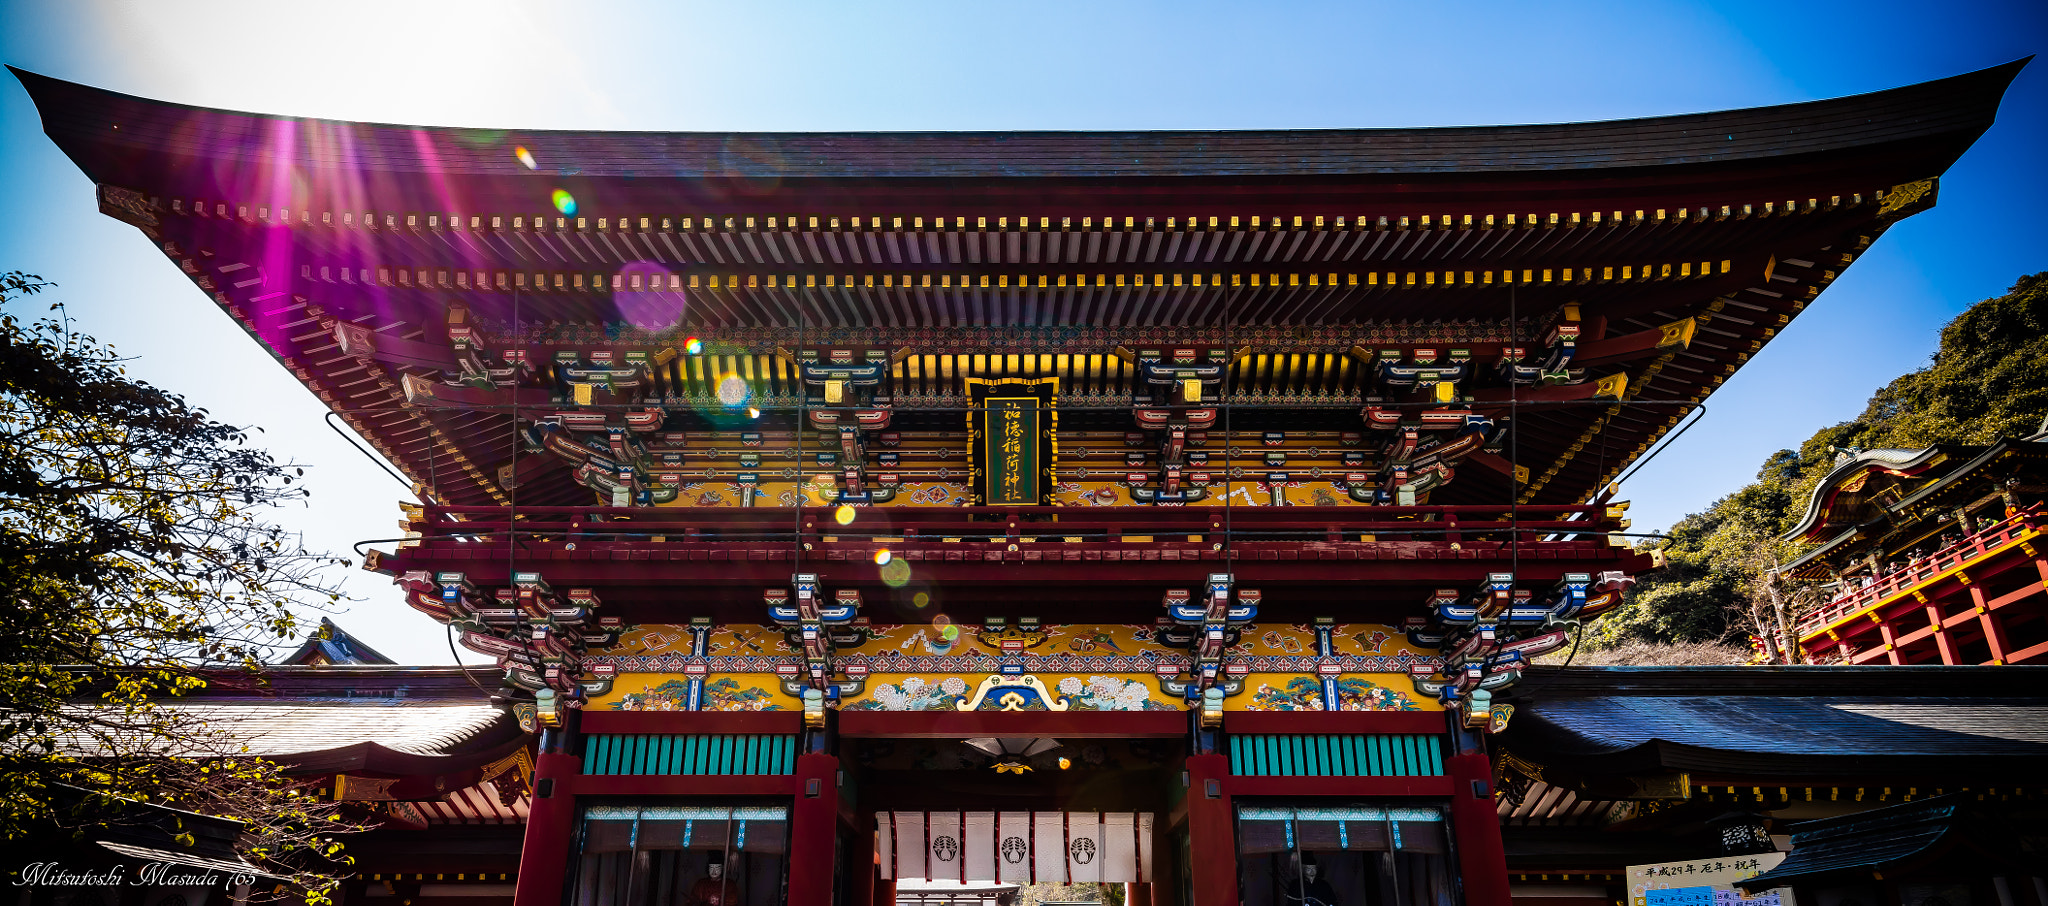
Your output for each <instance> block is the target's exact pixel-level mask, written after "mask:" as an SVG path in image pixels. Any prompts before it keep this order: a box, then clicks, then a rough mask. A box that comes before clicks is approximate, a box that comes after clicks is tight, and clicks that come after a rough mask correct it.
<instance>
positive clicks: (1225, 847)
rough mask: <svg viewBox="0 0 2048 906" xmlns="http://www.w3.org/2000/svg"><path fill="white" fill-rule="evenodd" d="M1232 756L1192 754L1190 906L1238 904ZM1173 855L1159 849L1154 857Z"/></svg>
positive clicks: (1189, 820) (1189, 779)
mask: <svg viewBox="0 0 2048 906" xmlns="http://www.w3.org/2000/svg"><path fill="white" fill-rule="evenodd" d="M1229 776H1230V759H1229V758H1227V757H1225V756H1222V755H1189V756H1188V855H1189V857H1188V862H1189V863H1190V864H1189V865H1188V882H1189V883H1188V887H1189V888H1190V889H1191V890H1192V891H1193V893H1194V902H1192V903H1189V904H1187V906H1237V834H1236V833H1235V831H1234V830H1233V827H1232V824H1233V822H1232V821H1231V814H1230V793H1229V791H1228V787H1227V786H1226V784H1225V778H1227V777H1229ZM1166 858H1172V854H1171V853H1164V852H1159V851H1157V849H1156V848H1155V850H1154V851H1153V853H1152V859H1153V861H1154V862H1157V861H1158V860H1160V859H1166Z"/></svg>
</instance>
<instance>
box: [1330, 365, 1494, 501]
mask: <svg viewBox="0 0 2048 906" xmlns="http://www.w3.org/2000/svg"><path fill="white" fill-rule="evenodd" d="M1438 386H1446V385H1441V384H1440V385H1438ZM1362 414H1363V416H1364V417H1365V423H1366V426H1367V427H1368V428H1370V429H1371V431H1372V434H1373V436H1374V438H1375V439H1376V440H1377V441H1378V442H1379V447H1380V454H1381V456H1380V467H1379V471H1378V472H1376V473H1373V474H1372V475H1371V476H1370V478H1368V479H1366V480H1363V481H1350V482H1349V485H1350V494H1351V499H1353V500H1356V501H1359V502H1361V503H1377V504H1393V505H1398V506H1414V505H1415V504H1416V502H1417V500H1418V498H1419V496H1420V495H1421V494H1423V493H1424V492H1426V491H1428V490H1430V489H1431V488H1435V487H1438V486H1441V485H1444V484H1448V483H1449V482H1450V480H1451V479H1452V478H1453V477H1455V476H1456V474H1457V470H1456V468H1455V466H1456V465H1457V463H1458V461H1459V460H1461V459H1464V458H1465V457H1467V456H1470V455H1472V454H1473V453H1476V452H1479V451H1482V450H1484V451H1486V452H1488V453H1497V452H1499V451H1500V449H1501V445H1502V443H1503V442H1504V438H1505V437H1506V436H1507V428H1506V423H1505V421H1504V420H1503V421H1496V420H1494V419H1492V418H1490V417H1488V416H1485V415H1481V414H1479V413H1477V412H1474V411H1473V410H1472V409H1471V408H1469V407H1466V406H1442V407H1437V408H1432V409H1424V410H1421V411H1420V412H1417V411H1415V410H1412V409H1407V410H1404V409H1401V408H1397V407H1393V406H1389V405H1384V404H1382V401H1381V400H1380V399H1379V398H1374V399H1373V400H1371V401H1369V404H1368V405H1367V406H1366V407H1365V409H1364V411H1363V413H1362Z"/></svg>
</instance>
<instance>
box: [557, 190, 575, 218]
mask: <svg viewBox="0 0 2048 906" xmlns="http://www.w3.org/2000/svg"><path fill="white" fill-rule="evenodd" d="M552 197H553V198H554V200H555V210H557V211H560V212H562V216H564V217H574V216H576V196H574V195H571V194H569V190H568V189H556V190H555V194H554V195H553V196H552Z"/></svg>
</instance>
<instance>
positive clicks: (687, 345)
mask: <svg viewBox="0 0 2048 906" xmlns="http://www.w3.org/2000/svg"><path fill="white" fill-rule="evenodd" d="M683 351H684V352H687V353H689V354H691V355H696V354H698V353H700V352H703V351H704V341H703V340H699V339H697V338H696V337H691V338H689V339H687V340H684V341H683Z"/></svg>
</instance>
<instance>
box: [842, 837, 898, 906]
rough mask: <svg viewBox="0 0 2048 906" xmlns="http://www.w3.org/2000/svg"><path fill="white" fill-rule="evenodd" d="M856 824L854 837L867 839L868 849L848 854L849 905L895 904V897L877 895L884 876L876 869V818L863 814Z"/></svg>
mask: <svg viewBox="0 0 2048 906" xmlns="http://www.w3.org/2000/svg"><path fill="white" fill-rule="evenodd" d="M854 826H855V828H856V829H857V833H856V834H855V838H854V839H855V840H856V841H865V842H866V843H867V850H866V851H865V852H862V851H854V852H849V853H847V854H846V880H845V884H846V886H847V888H848V889H847V896H848V899H849V902H848V906H894V902H895V900H894V897H891V898H890V899H887V900H884V899H879V898H877V897H876V896H875V890H876V887H877V886H878V885H879V884H880V883H881V878H882V873H881V872H879V871H876V870H875V844H874V839H875V818H874V816H873V815H862V816H860V817H859V818H857V819H856V820H855V821H854Z"/></svg>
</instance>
